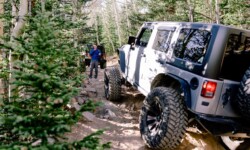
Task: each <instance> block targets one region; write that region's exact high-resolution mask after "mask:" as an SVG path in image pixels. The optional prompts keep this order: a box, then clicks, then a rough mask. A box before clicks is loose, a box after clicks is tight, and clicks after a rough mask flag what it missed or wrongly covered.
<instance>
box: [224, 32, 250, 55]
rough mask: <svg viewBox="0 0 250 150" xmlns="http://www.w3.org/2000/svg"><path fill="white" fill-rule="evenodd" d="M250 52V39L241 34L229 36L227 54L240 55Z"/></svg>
mask: <svg viewBox="0 0 250 150" xmlns="http://www.w3.org/2000/svg"><path fill="white" fill-rule="evenodd" d="M246 51H250V37H245V36H243V35H241V34H231V35H229V38H228V42H227V47H226V51H225V54H226V55H229V54H240V53H242V52H246Z"/></svg>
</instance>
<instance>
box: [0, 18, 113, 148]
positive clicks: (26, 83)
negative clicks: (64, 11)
mask: <svg viewBox="0 0 250 150" xmlns="http://www.w3.org/2000/svg"><path fill="white" fill-rule="evenodd" d="M27 20H28V22H29V23H27V24H26V27H25V29H24V34H23V35H22V36H21V37H19V38H16V39H15V41H16V43H17V44H16V45H15V46H14V45H11V46H5V48H7V49H11V50H13V51H14V53H15V54H16V56H18V57H17V58H19V59H17V60H16V61H15V63H14V64H15V65H14V70H13V78H14V82H13V83H12V84H13V95H12V97H11V101H8V100H6V99H5V100H3V104H2V105H0V111H1V113H0V114H1V115H0V149H23V148H27V149H80V148H83V147H84V148H87V149H105V148H108V147H109V143H106V144H100V141H99V138H98V135H100V134H101V133H102V131H99V132H96V133H94V134H92V135H90V136H88V137H86V138H84V139H83V140H81V141H76V142H73V143H68V142H67V140H65V137H64V134H65V133H66V132H69V131H70V127H71V125H73V124H75V123H76V122H77V121H78V119H79V117H80V116H81V112H82V111H84V110H86V109H87V110H91V109H93V108H94V106H95V104H93V103H92V102H89V103H87V104H86V105H84V106H83V107H82V108H81V110H80V111H75V112H74V113H72V112H70V111H68V110H67V109H66V105H67V104H68V103H70V101H71V99H72V98H73V97H74V96H76V95H77V94H78V88H77V87H79V85H80V83H81V76H80V75H79V74H78V70H79V68H78V67H77V60H78V57H79V53H78V51H77V49H74V48H72V46H71V45H70V41H68V39H67V38H63V37H65V35H64V34H65V33H64V32H62V28H61V22H60V21H59V20H60V19H58V18H56V17H55V16H54V15H51V14H47V13H43V14H41V15H38V13H37V15H36V17H32V18H28V19H27Z"/></svg>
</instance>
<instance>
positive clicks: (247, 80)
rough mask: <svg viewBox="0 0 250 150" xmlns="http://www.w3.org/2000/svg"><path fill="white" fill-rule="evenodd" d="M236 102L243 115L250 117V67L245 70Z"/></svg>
mask: <svg viewBox="0 0 250 150" xmlns="http://www.w3.org/2000/svg"><path fill="white" fill-rule="evenodd" d="M236 104H237V109H238V110H239V112H240V113H241V115H242V116H243V117H246V118H247V119H250V117H249V116H250V67H249V68H248V69H247V71H246V72H245V74H244V76H243V78H242V81H241V83H240V88H239V92H238V94H237V100H236Z"/></svg>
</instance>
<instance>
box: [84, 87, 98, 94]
mask: <svg viewBox="0 0 250 150" xmlns="http://www.w3.org/2000/svg"><path fill="white" fill-rule="evenodd" d="M85 90H86V91H87V92H93V93H97V91H96V89H95V88H91V87H87V88H85Z"/></svg>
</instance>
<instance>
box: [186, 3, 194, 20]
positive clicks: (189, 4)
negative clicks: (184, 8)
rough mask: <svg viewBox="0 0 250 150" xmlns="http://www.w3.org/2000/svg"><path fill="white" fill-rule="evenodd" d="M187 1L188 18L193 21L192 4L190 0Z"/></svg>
mask: <svg viewBox="0 0 250 150" xmlns="http://www.w3.org/2000/svg"><path fill="white" fill-rule="evenodd" d="M187 3H188V18H189V22H194V7H193V4H191V1H190V0H187Z"/></svg>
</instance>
